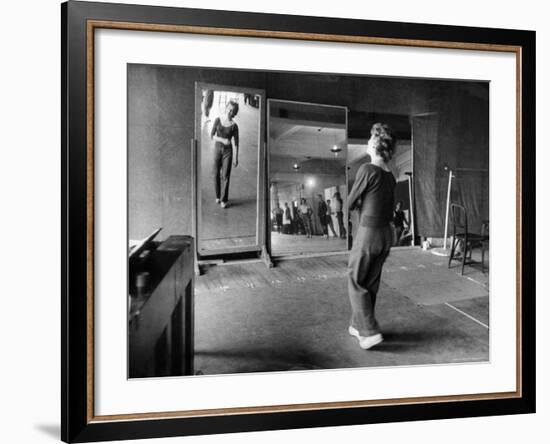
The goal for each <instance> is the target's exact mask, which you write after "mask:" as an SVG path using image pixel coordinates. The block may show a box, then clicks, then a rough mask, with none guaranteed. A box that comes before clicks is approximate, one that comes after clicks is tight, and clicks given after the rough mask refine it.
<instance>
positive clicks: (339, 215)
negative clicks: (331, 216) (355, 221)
mask: <svg viewBox="0 0 550 444" xmlns="http://www.w3.org/2000/svg"><path fill="white" fill-rule="evenodd" d="M333 197H334V203H333V211H334V213H336V219H337V220H338V233H340V237H341V238H342V239H344V238H345V237H346V229H345V228H344V210H343V204H344V202H343V201H342V197H341V196H340V193H339V192H338V191H337V192H336V193H334V196H333Z"/></svg>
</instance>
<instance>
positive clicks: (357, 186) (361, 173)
mask: <svg viewBox="0 0 550 444" xmlns="http://www.w3.org/2000/svg"><path fill="white" fill-rule="evenodd" d="M367 184H368V173H367V164H364V165H361V167H360V168H359V170H357V174H356V176H355V182H353V187H352V188H351V191H350V193H349V196H348V199H347V205H348V208H349V209H350V210H354V209H355V208H356V207H357V206H358V200H359V199H360V197H361V195H362V194H363V192H364V191H365V189H366V188H367Z"/></svg>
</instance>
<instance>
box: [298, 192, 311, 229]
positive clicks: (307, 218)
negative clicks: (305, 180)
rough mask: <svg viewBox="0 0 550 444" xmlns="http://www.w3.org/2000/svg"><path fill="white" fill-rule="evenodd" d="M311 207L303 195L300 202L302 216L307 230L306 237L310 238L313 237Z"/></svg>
mask: <svg viewBox="0 0 550 444" xmlns="http://www.w3.org/2000/svg"><path fill="white" fill-rule="evenodd" d="M311 214H312V211H311V207H310V206H309V205H308V204H307V201H306V200H305V199H304V198H303V197H302V200H301V203H300V218H301V219H302V223H303V224H304V230H305V232H306V237H307V238H308V239H309V238H310V237H311V228H312V227H311Z"/></svg>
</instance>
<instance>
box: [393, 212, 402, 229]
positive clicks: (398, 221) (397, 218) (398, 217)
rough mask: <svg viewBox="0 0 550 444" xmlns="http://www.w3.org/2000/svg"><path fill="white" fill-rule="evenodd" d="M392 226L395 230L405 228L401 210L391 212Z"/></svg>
mask: <svg viewBox="0 0 550 444" xmlns="http://www.w3.org/2000/svg"><path fill="white" fill-rule="evenodd" d="M393 224H394V225H395V226H396V227H397V228H404V226H405V213H404V212H403V210H399V211H398V210H394V212H393Z"/></svg>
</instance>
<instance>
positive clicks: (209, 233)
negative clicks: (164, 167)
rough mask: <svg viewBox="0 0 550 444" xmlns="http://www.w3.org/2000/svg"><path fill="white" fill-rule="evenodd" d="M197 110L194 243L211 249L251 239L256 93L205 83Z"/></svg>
mask: <svg viewBox="0 0 550 444" xmlns="http://www.w3.org/2000/svg"><path fill="white" fill-rule="evenodd" d="M197 106H198V104H197ZM196 111H197V112H200V113H201V118H200V122H201V132H200V137H199V150H200V159H201V166H200V177H199V183H200V185H199V186H200V197H201V207H200V208H201V214H200V224H199V247H200V249H201V250H203V251H215V250H227V249H232V248H239V247H246V246H249V245H255V244H256V243H257V212H258V207H257V201H258V177H257V176H258V149H259V135H260V99H259V96H258V95H257V94H255V93H252V92H246V91H231V90H229V91H223V90H214V89H209V88H205V89H202V103H201V104H200V109H197V110H196Z"/></svg>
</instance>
